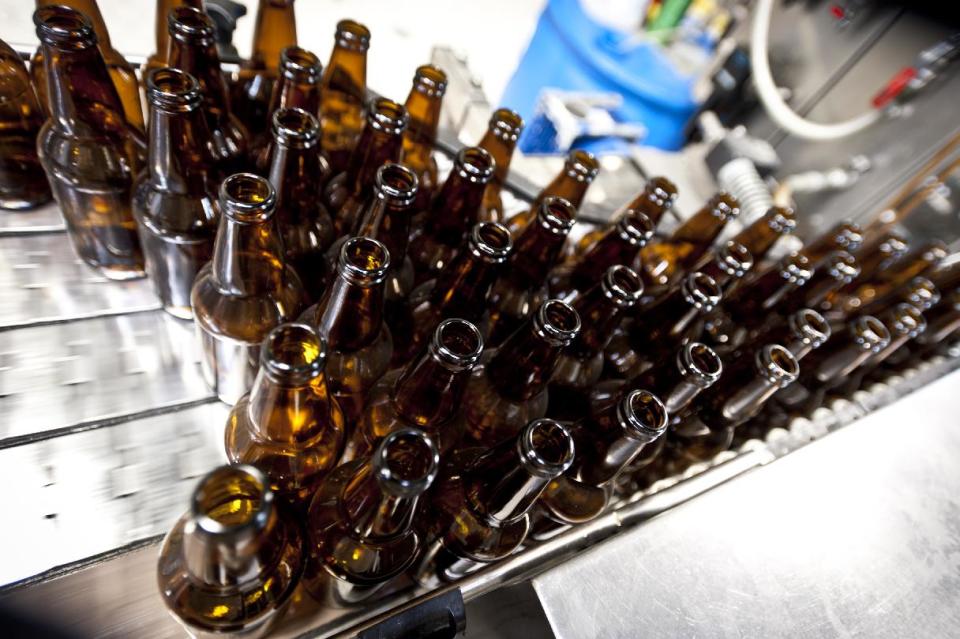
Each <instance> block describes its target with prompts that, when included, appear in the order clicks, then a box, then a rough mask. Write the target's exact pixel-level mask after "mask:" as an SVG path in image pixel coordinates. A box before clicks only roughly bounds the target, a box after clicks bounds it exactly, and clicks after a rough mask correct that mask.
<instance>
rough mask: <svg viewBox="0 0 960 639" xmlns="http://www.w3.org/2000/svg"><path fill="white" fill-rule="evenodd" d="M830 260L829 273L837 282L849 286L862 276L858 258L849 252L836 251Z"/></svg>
mask: <svg viewBox="0 0 960 639" xmlns="http://www.w3.org/2000/svg"><path fill="white" fill-rule="evenodd" d="M828 259H829V264H828V266H827V272H828V273H829V274H830V277H831V278H833V279H835V280H836V281H838V282H842V283H844V284H849V283H850V282H852V281H853V279H854V278H855V277H857V276H858V275H860V265H859V264H857V258H855V257H854V256H853V255H851V254H850V253H849V252H848V251H834V252H833V253H831V255H830V257H829V258H828Z"/></svg>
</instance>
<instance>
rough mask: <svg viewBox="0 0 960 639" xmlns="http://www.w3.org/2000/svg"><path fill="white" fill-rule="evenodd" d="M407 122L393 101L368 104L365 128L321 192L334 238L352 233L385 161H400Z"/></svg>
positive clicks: (334, 166)
mask: <svg viewBox="0 0 960 639" xmlns="http://www.w3.org/2000/svg"><path fill="white" fill-rule="evenodd" d="M408 121H409V118H408V117H407V111H406V109H404V108H403V106H401V105H400V104H397V103H396V102H394V101H393V100H388V99H386V98H377V99H375V100H373V101H372V102H371V103H370V108H369V110H368V112H367V125H366V127H364V129H363V134H362V135H361V136H360V141H359V142H358V143H357V146H356V149H355V150H354V152H353V153H352V154H351V155H350V160H349V162H348V163H347V166H346V169H345V170H344V171H343V172H342V173H339V174H337V175H335V176H334V177H333V178H332V179H331V180H330V182H329V183H327V186H326V188H325V189H324V202H325V203H326V205H327V210H329V211H330V214H331V215H333V223H334V226H335V228H336V231H337V235H338V236H343V235H352V234H355V231H356V228H357V225H358V224H359V223H360V218H361V215H362V213H363V207H364V205H365V204H366V203H367V200H369V199H370V197H371V195H372V194H373V189H374V184H375V179H376V176H377V171H379V170H380V167H381V166H383V165H384V164H386V163H387V162H397V161H399V159H400V151H401V150H402V146H403V132H404V130H405V129H406V128H407V122H408ZM321 146H322V148H323V150H324V151H327V147H326V146H323V145H321ZM331 164H332V165H333V168H334V169H335V168H336V165H335V164H334V163H332V162H331Z"/></svg>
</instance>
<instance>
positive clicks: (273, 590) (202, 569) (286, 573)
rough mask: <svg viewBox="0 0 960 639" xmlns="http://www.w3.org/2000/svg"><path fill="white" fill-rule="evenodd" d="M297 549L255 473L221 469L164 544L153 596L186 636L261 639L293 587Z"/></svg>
mask: <svg viewBox="0 0 960 639" xmlns="http://www.w3.org/2000/svg"><path fill="white" fill-rule="evenodd" d="M303 546H304V543H303V538H302V536H301V533H300V527H299V526H298V525H297V523H296V522H295V521H293V520H292V519H290V518H289V517H288V515H287V513H286V512H285V511H284V510H283V509H282V507H281V506H280V505H279V504H277V503H275V501H274V494H273V492H272V491H271V490H270V486H269V484H268V483H267V479H266V477H264V476H263V474H262V473H261V472H260V471H259V470H257V469H256V468H253V467H251V466H220V467H219V468H216V469H214V470H213V471H211V472H210V473H208V474H207V475H206V476H204V477H203V479H201V480H200V483H199V484H198V485H197V488H196V489H195V490H194V491H193V495H192V497H191V499H190V510H188V511H187V512H186V513H185V514H184V515H183V517H181V518H180V519H179V520H178V521H177V523H176V524H175V525H174V527H173V529H172V530H171V531H170V532H169V533H168V534H167V536H166V538H165V539H164V540H163V545H162V547H161V549H160V560H159V563H158V564H157V582H158V584H159V586H160V595H161V596H162V597H163V602H164V604H166V606H167V608H168V609H169V610H170V612H171V614H172V615H173V616H174V618H175V619H176V620H177V621H179V622H180V623H181V624H183V626H184V628H185V629H186V631H187V632H188V633H190V635H191V636H211V635H216V636H226V635H230V636H236V637H264V636H266V635H267V633H269V632H270V629H271V628H273V627H274V626H275V625H276V623H277V621H279V620H280V618H281V617H282V616H283V614H284V612H285V611H286V608H287V606H288V604H289V603H290V600H291V595H292V594H293V591H294V589H295V588H296V586H297V584H298V583H299V581H300V577H301V575H302V573H303V566H304V559H305V557H304V547H303Z"/></svg>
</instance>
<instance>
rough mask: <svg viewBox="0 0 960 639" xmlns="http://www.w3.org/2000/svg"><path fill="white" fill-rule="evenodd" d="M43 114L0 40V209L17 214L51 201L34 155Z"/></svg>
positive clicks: (20, 63) (13, 57) (20, 66)
mask: <svg viewBox="0 0 960 639" xmlns="http://www.w3.org/2000/svg"><path fill="white" fill-rule="evenodd" d="M44 119H45V118H44V111H43V109H42V108H41V107H40V103H39V102H38V100H37V95H36V93H35V92H34V89H33V86H32V85H31V83H30V75H29V74H28V73H27V67H25V66H24V64H23V61H22V60H21V59H20V56H19V55H17V52H16V51H14V50H13V49H12V48H11V47H10V45H8V44H7V43H6V42H4V41H3V40H0V208H4V209H9V210H14V211H19V210H23V209H31V208H33V207H35V206H39V205H41V204H43V203H44V202H47V201H49V200H50V197H51V194H50V184H49V182H47V176H46V175H45V174H44V172H43V167H42V166H40V158H39V157H38V156H37V134H38V133H39V132H40V127H41V126H43V121H44Z"/></svg>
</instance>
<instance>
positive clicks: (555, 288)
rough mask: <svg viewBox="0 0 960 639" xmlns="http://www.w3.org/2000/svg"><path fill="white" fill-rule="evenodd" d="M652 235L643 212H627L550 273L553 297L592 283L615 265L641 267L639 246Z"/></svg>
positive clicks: (581, 289) (574, 292)
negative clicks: (579, 253) (588, 246)
mask: <svg viewBox="0 0 960 639" xmlns="http://www.w3.org/2000/svg"><path fill="white" fill-rule="evenodd" d="M652 237H653V222H651V221H650V218H649V217H647V215H646V214H645V213H642V212H641V211H628V212H627V213H626V214H625V215H622V216H621V217H620V218H619V219H618V220H617V221H616V222H614V223H613V224H612V225H611V226H610V227H608V228H607V229H606V230H605V231H604V232H603V233H602V234H601V235H600V236H599V237H598V238H597V240H596V241H595V242H594V243H593V244H592V245H591V246H590V248H588V249H587V250H586V251H584V252H583V254H582V255H576V254H573V255H570V256H568V257H567V259H566V260H565V261H564V262H563V263H562V264H560V265H559V266H557V267H556V268H555V269H553V271H552V272H551V273H550V276H549V278H548V288H549V290H550V294H551V295H553V296H554V297H567V296H569V295H575V294H577V293H579V292H581V291H585V290H587V289H588V288H590V287H591V286H593V285H594V284H595V283H596V282H597V281H598V280H599V279H600V278H601V277H603V273H604V272H605V271H606V270H607V269H608V268H610V267H611V266H614V265H616V264H623V265H625V266H629V267H630V268H632V269H634V270H638V269H639V268H640V249H642V248H643V247H644V246H646V245H647V242H649V241H650V239H651V238H652Z"/></svg>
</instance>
